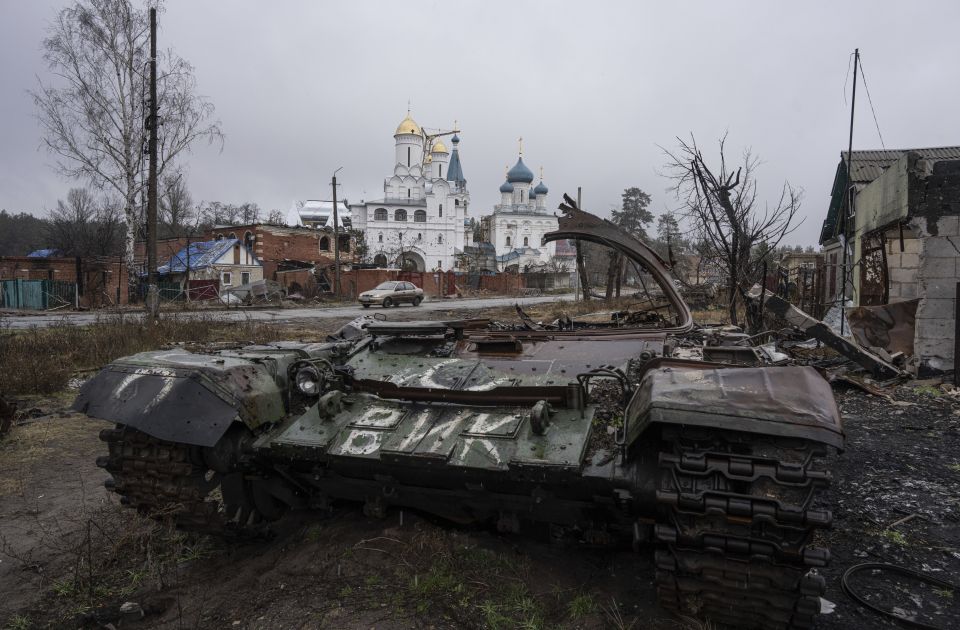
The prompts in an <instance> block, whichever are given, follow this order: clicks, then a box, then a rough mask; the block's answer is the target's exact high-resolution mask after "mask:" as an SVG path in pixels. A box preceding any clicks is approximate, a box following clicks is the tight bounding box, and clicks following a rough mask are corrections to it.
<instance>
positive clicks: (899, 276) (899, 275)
mask: <svg viewBox="0 0 960 630" xmlns="http://www.w3.org/2000/svg"><path fill="white" fill-rule="evenodd" d="M887 275H888V276H889V278H890V282H916V281H917V270H916V269H900V268H895V269H890V268H888V269H887Z"/></svg>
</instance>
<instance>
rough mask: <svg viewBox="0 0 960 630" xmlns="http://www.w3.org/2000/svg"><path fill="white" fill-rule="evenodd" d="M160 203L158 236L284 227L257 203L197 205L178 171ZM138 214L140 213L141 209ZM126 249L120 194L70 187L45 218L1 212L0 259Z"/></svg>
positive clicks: (166, 182) (141, 230)
mask: <svg viewBox="0 0 960 630" xmlns="http://www.w3.org/2000/svg"><path fill="white" fill-rule="evenodd" d="M158 201H159V204H158V213H157V214H158V216H157V220H158V226H157V236H158V237H159V238H172V237H177V236H199V235H202V234H203V233H205V232H206V231H208V230H210V229H211V228H213V227H214V226H217V225H245V224H249V223H258V222H267V223H272V224H275V225H283V223H284V214H283V213H282V212H280V211H279V210H274V211H272V212H270V213H269V215H268V216H267V218H266V221H264V217H263V216H262V215H263V213H262V212H261V210H260V206H258V205H257V204H256V203H251V202H245V203H240V204H232V203H224V202H220V201H211V202H206V203H201V204H194V202H193V198H192V197H191V195H190V192H189V190H188V189H187V186H186V183H185V181H184V178H183V176H182V175H181V174H179V173H178V174H176V175H171V176H168V177H164V178H163V180H162V182H161V186H160V190H159V199H158ZM137 212H138V213H139V214H142V212H143V209H142V208H138V209H137ZM136 236H137V238H138V239H140V240H142V239H145V238H146V232H145V227H144V222H143V221H142V220H141V221H138V226H137V232H136ZM125 248H126V216H125V213H124V207H123V200H122V198H121V197H119V196H116V195H97V194H96V193H95V192H94V191H93V190H91V189H89V188H71V189H70V190H69V191H68V192H67V196H66V199H60V200H58V201H57V205H56V207H55V208H54V209H53V210H51V211H50V213H49V216H47V217H36V216H34V215H32V214H28V213H26V212H20V213H18V214H11V213H9V212H7V211H6V210H0V256H26V255H27V254H29V253H30V252H32V251H35V250H38V249H54V250H57V251H58V252H59V253H60V255H61V256H83V257H90V256H123V255H124V253H125Z"/></svg>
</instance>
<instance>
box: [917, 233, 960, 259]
mask: <svg viewBox="0 0 960 630" xmlns="http://www.w3.org/2000/svg"><path fill="white" fill-rule="evenodd" d="M923 255H924V257H925V258H952V257H955V256H960V238H958V237H949V236H931V237H929V238H927V239H924V242H923Z"/></svg>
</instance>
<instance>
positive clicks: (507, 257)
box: [497, 247, 540, 262]
mask: <svg viewBox="0 0 960 630" xmlns="http://www.w3.org/2000/svg"><path fill="white" fill-rule="evenodd" d="M524 254H529V255H531V256H539V255H540V250H539V249H533V248H532V247H518V248H516V249H514V250H512V251H509V252H507V253H506V254H502V255H500V256H497V262H510V261H511V260H516V259H518V258H520V257H521V256H523V255H524Z"/></svg>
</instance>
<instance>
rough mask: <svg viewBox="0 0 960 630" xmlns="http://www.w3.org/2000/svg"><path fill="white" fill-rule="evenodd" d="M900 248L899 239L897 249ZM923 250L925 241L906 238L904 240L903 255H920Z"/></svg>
mask: <svg viewBox="0 0 960 630" xmlns="http://www.w3.org/2000/svg"><path fill="white" fill-rule="evenodd" d="M899 248H900V239H897V249H898V250H899ZM921 249H923V241H922V239H919V238H904V239H903V251H902V252H901V253H903V254H919V253H920V250H921Z"/></svg>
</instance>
